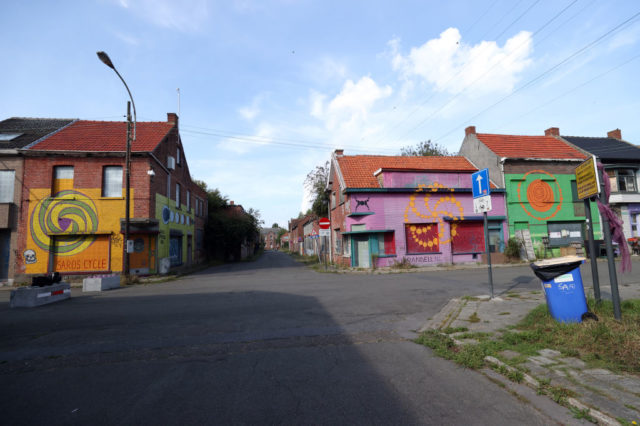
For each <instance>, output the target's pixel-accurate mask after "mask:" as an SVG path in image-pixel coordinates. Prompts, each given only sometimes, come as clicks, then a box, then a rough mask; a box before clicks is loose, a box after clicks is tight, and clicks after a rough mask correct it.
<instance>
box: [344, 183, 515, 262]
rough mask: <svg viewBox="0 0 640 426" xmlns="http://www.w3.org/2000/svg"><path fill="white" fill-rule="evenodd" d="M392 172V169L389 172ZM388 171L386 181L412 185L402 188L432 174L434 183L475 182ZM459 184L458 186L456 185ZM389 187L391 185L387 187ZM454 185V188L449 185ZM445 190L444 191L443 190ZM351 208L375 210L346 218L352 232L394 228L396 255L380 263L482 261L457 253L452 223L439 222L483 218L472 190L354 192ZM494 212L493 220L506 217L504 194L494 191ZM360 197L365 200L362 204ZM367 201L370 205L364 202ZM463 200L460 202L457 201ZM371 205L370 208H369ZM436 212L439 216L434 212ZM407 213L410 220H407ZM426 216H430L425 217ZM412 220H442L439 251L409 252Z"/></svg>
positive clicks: (426, 221)
mask: <svg viewBox="0 0 640 426" xmlns="http://www.w3.org/2000/svg"><path fill="white" fill-rule="evenodd" d="M387 173H388V172H387ZM387 173H385V176H384V182H385V186H386V184H387V179H388V181H389V184H391V183H393V184H394V185H404V184H406V185H408V186H401V187H415V186H413V183H414V182H421V181H423V180H424V181H426V179H428V178H429V177H431V182H430V183H434V182H437V183H438V184H442V185H444V184H445V182H446V183H448V184H450V185H456V186H457V187H458V188H459V187H461V186H462V187H463V188H469V187H470V184H471V179H470V174H460V175H458V174H455V173H443V174H429V175H427V174H426V173H388V174H387ZM454 187H455V186H454ZM387 188H388V186H387ZM449 188H451V187H449ZM441 191H442V190H441ZM351 195H352V196H351V197H350V203H351V204H350V208H351V212H352V213H355V212H358V213H366V212H373V213H374V214H372V215H366V216H351V217H347V218H346V225H347V230H348V231H351V226H352V225H354V224H355V225H357V224H365V225H366V229H367V230H383V229H387V230H393V231H394V235H395V246H396V257H390V258H379V259H378V266H381V267H384V266H388V265H390V264H392V263H393V262H394V261H396V260H398V261H399V260H402V258H403V257H405V256H406V257H407V258H408V259H409V260H410V261H411V262H412V263H414V264H416V265H437V264H450V263H464V262H479V261H480V260H481V259H480V256H478V257H477V259H474V258H473V257H472V255H471V254H460V255H458V254H456V255H453V254H452V252H451V244H450V242H448V241H450V238H451V235H450V222H447V221H443V222H442V223H440V222H439V219H440V218H442V219H444V217H449V215H453V216H455V217H456V218H457V219H459V218H460V215H462V218H463V220H464V219H465V218H466V219H467V220H469V219H470V218H480V217H481V216H482V215H481V214H476V213H474V211H473V196H472V194H471V192H450V191H446V192H430V191H429V190H428V189H426V190H425V191H422V192H417V193H416V192H414V193H375V192H369V193H360V194H351ZM412 196H415V197H414V201H413V207H414V208H415V209H416V211H417V212H418V213H419V214H420V215H416V213H415V212H414V211H413V210H412V205H411V201H412ZM426 196H428V204H429V208H427V207H426V206H425V197H426ZM491 197H492V207H493V209H492V211H490V212H489V214H488V215H489V219H491V217H492V216H501V217H504V216H506V209H505V201H504V193H493V194H492V196H491ZM357 200H359V201H361V203H358V202H357ZM365 201H366V205H365V204H364V202H365ZM457 203H459V205H458V204H457ZM367 207H368V208H367ZM434 212H435V214H436V215H435V216H433V213H434ZM405 214H406V218H407V219H408V222H407V221H405ZM424 216H426V217H424ZM502 222H503V225H502V226H503V228H502V230H503V238H504V241H505V242H506V240H507V238H508V234H507V232H508V229H507V226H506V221H504V220H502ZM406 223H411V224H416V223H438V227H439V230H441V231H442V235H441V237H440V244H439V246H440V247H439V250H440V252H439V253H431V254H419V255H418V254H408V255H407V248H406V247H407V244H406V235H405V224H406Z"/></svg>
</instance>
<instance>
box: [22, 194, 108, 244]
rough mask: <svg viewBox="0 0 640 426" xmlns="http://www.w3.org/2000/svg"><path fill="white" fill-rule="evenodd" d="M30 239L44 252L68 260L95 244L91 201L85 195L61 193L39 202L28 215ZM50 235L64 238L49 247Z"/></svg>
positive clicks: (95, 218) (96, 218)
mask: <svg viewBox="0 0 640 426" xmlns="http://www.w3.org/2000/svg"><path fill="white" fill-rule="evenodd" d="M30 228H31V237H32V238H33V241H34V243H35V244H36V245H37V246H38V247H40V248H41V249H43V250H47V251H48V250H54V251H55V253H56V254H58V255H62V256H71V255H75V254H77V253H80V252H82V251H83V250H85V249H86V248H87V247H89V246H90V245H91V244H92V243H93V242H94V241H95V238H96V237H95V235H92V234H95V232H96V231H97V230H98V214H97V209H96V206H95V204H94V203H93V201H92V200H91V199H90V198H89V197H88V196H86V195H85V194H83V193H81V192H78V191H74V190H65V191H60V192H58V193H57V194H55V196H53V197H47V198H45V199H43V200H40V202H38V204H36V206H35V208H34V209H33V213H32V214H31V222H30ZM50 235H64V236H65V238H60V239H59V240H57V241H56V242H57V244H56V247H51V244H50V238H49V236H50Z"/></svg>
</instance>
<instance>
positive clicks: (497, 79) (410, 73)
mask: <svg viewBox="0 0 640 426" xmlns="http://www.w3.org/2000/svg"><path fill="white" fill-rule="evenodd" d="M389 46H390V47H391V50H392V51H393V52H395V55H394V57H393V59H392V66H393V68H394V69H395V70H397V71H399V72H400V74H401V76H402V77H403V78H405V79H407V80H411V79H412V78H414V77H417V78H419V79H422V80H424V81H426V82H428V83H431V84H433V85H434V86H435V89H436V90H437V91H440V92H449V93H458V92H460V91H461V90H463V89H465V88H466V87H467V86H472V87H470V89H468V90H467V92H468V93H469V94H470V95H477V94H484V93H490V92H509V91H511V90H512V89H513V87H514V85H515V84H516V82H517V79H518V74H519V73H520V72H522V71H523V70H524V69H525V68H526V67H527V66H528V65H530V64H531V62H532V60H531V58H530V56H531V54H532V52H533V40H532V37H531V33H530V32H528V31H521V32H520V33H518V34H516V35H515V36H513V37H512V38H510V39H509V40H507V41H506V43H505V44H504V46H502V47H500V46H498V44H497V43H496V42H494V41H482V42H480V43H478V44H476V45H473V46H472V45H468V44H465V43H464V42H463V41H462V37H461V35H460V32H459V31H458V30H457V29H456V28H449V29H447V30H445V31H443V32H442V33H441V34H440V37H439V38H436V39H432V40H429V41H427V42H426V43H424V44H423V45H422V46H420V47H414V48H412V49H411V51H410V52H409V54H407V55H404V56H403V55H402V54H401V53H399V42H398V40H396V39H394V40H391V41H390V42H389Z"/></svg>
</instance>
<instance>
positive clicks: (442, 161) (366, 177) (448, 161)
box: [338, 155, 478, 188]
mask: <svg viewBox="0 0 640 426" xmlns="http://www.w3.org/2000/svg"><path fill="white" fill-rule="evenodd" d="M338 164H339V165H340V171H341V172H342V176H343V177H344V181H345V184H346V185H347V188H380V184H378V180H377V179H376V178H375V176H374V175H373V174H374V172H376V171H377V170H379V169H394V170H424V171H431V172H460V171H463V172H475V171H477V170H478V169H477V168H475V167H473V165H472V164H471V163H470V162H469V160H467V159H466V158H464V157H400V156H398V157H390V156H383V155H350V156H342V157H338Z"/></svg>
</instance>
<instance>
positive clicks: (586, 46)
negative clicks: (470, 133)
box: [434, 12, 640, 142]
mask: <svg viewBox="0 0 640 426" xmlns="http://www.w3.org/2000/svg"><path fill="white" fill-rule="evenodd" d="M639 15H640V12H637V13H636V14H634V15H633V16H631V17H630V18H628V19H626V20H625V21H623V22H622V23H620V24H618V25H616V26H615V27H613V28H612V29H610V30H609V31H607V32H605V33H604V34H602V35H601V36H600V37H598V38H596V39H595V40H593V41H591V42H590V43H588V44H586V45H585V46H583V47H581V48H580V49H578V50H577V51H575V52H574V53H572V54H571V55H569V56H567V57H566V58H564V59H563V60H562V61H560V62H558V63H557V64H556V65H554V66H552V67H551V68H549V69H547V70H546V71H544V72H542V73H541V74H539V75H537V76H536V77H534V78H533V79H531V80H529V81H528V82H527V83H525V84H523V85H522V86H520V87H518V88H517V89H515V90H514V91H513V92H511V93H510V94H508V95H506V96H504V97H502V98H501V99H499V100H498V101H496V102H494V103H493V104H491V105H489V106H487V107H486V108H484V109H483V110H482V111H480V112H479V113H477V114H475V115H474V116H473V117H471V118H470V119H468V120H466V121H465V122H464V123H462V124H460V125H458V126H456V127H455V128H453V129H451V130H450V131H449V132H447V133H445V134H444V135H442V136H440V137H438V138H437V139H435V140H434V142H435V141H439V140H441V139H443V138H445V137H447V136H449V135H450V134H451V133H453V132H455V131H456V130H458V129H459V128H460V127H462V126H464V125H465V124H466V123H468V122H470V121H472V120H474V119H476V118H478V117H479V116H480V115H482V114H484V113H485V112H487V111H488V110H490V109H492V108H493V107H495V106H497V105H499V104H501V103H502V102H504V101H505V100H507V99H509V98H511V97H512V96H514V95H515V94H517V93H519V92H520V91H522V90H524V89H526V88H527V87H529V86H531V85H533V84H535V83H536V82H538V81H540V80H542V79H543V78H544V77H545V76H547V75H549V74H551V73H552V72H554V71H555V70H557V69H558V68H560V67H561V66H562V65H564V64H566V63H567V62H569V61H570V60H571V59H573V58H575V57H576V56H578V55H580V54H581V53H583V52H585V51H587V50H588V49H591V48H592V47H594V46H595V45H597V44H598V43H600V42H601V41H602V40H604V39H606V38H607V37H609V36H611V35H613V34H614V33H615V32H617V31H619V30H620V29H622V28H623V27H624V26H626V25H628V24H629V23H630V22H632V21H633V20H634V19H636V18H637V17H638V16H639Z"/></svg>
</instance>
